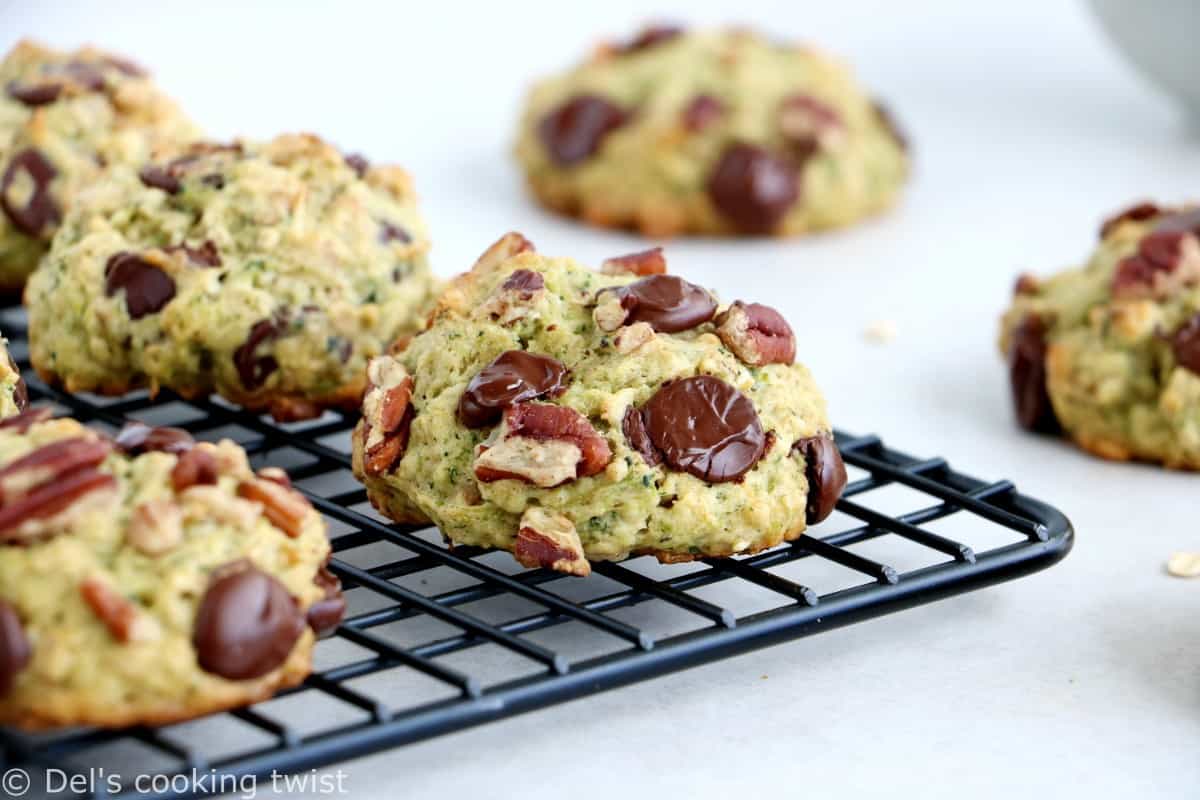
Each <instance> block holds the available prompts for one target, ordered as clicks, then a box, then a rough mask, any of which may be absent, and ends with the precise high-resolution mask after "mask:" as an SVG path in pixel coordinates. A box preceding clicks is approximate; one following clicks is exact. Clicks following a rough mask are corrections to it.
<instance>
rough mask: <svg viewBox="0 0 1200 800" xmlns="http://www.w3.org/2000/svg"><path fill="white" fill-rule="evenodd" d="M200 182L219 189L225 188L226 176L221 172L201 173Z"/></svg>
mask: <svg viewBox="0 0 1200 800" xmlns="http://www.w3.org/2000/svg"><path fill="white" fill-rule="evenodd" d="M200 182H201V183H203V184H204V185H205V186H211V187H212V188H214V189H216V190H217V191H220V190H221V189H224V188H225V176H224V175H222V174H221V173H219V172H210V173H208V174H207V175H201V176H200Z"/></svg>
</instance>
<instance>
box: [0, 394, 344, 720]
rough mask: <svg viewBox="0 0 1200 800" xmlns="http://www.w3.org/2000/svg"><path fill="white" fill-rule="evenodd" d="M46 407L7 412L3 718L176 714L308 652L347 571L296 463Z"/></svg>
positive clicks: (3, 436) (256, 686)
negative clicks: (293, 475) (293, 479)
mask: <svg viewBox="0 0 1200 800" xmlns="http://www.w3.org/2000/svg"><path fill="white" fill-rule="evenodd" d="M47 417H48V413H47V412H46V411H45V410H41V409H38V410H29V411H26V412H25V413H24V414H22V415H20V416H17V417H10V418H8V419H6V420H4V421H3V422H2V423H0V721H4V722H16V723H19V724H22V725H28V726H32V727H39V726H46V725H63V724H77V723H78V724H98V725H124V724H130V723H133V722H141V721H165V720H170V719H177V718H181V717H186V716H190V715H193V714H197V713H203V712H204V711H207V710H211V709H214V708H220V707H224V706H228V705H230V704H236V703H239V702H246V701H248V700H252V699H257V696H258V695H260V694H262V693H263V691H264V689H269V688H271V687H272V686H273V685H276V684H278V683H279V678H280V673H281V671H283V670H289V671H294V667H295V664H290V663H289V662H292V661H293V660H298V661H299V662H301V666H303V665H305V664H306V663H307V655H308V654H307V649H308V647H309V646H310V645H311V642H312V635H311V633H308V632H306V631H307V625H306V616H307V617H308V618H309V619H310V620H311V621H312V624H313V625H315V626H316V627H319V628H322V629H324V628H327V627H329V625H330V624H331V623H332V622H333V621H334V620H331V618H330V616H329V615H328V612H329V611H330V605H329V604H330V602H334V603H335V604H336V601H337V600H338V598H337V592H336V579H332V578H331V576H328V574H327V573H324V571H323V569H322V567H323V565H324V563H325V561H326V559H327V558H328V555H329V544H328V542H327V540H326V536H325V526H324V523H323V521H322V520H321V517H320V515H318V514H317V513H316V512H315V511H314V510H313V509H312V507H311V506H310V505H309V504H308V502H307V500H305V499H304V498H303V496H302V495H300V494H299V493H297V492H296V491H294V490H293V489H291V488H290V484H288V482H287V478H286V476H283V474H282V472H281V471H279V470H262V471H260V472H259V473H258V474H255V473H254V472H253V471H251V469H250V467H249V465H248V464H247V461H246V456H245V453H244V452H243V451H242V450H241V448H239V447H238V446H237V445H235V444H234V443H232V442H229V441H222V442H221V443H219V444H216V445H213V444H208V443H200V444H196V443H194V442H192V441H191V438H190V437H189V436H188V435H187V434H186V433H185V432H183V431H179V430H175V429H151V428H148V427H146V426H142V425H137V424H132V425H130V426H128V427H127V428H126V429H125V430H123V431H122V432H121V434H120V435H119V436H117V437H116V439H115V440H110V439H108V438H106V437H104V436H102V435H100V434H98V433H97V432H95V431H93V430H91V429H89V428H86V427H84V426H82V425H80V424H79V423H77V422H75V421H74V420H70V419H55V420H49V419H47ZM334 616H335V617H336V614H335V615H334Z"/></svg>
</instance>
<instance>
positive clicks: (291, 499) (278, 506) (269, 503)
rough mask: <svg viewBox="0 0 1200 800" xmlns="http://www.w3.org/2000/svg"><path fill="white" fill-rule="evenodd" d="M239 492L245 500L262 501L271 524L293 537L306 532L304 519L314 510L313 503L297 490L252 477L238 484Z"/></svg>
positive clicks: (239, 495)
mask: <svg viewBox="0 0 1200 800" xmlns="http://www.w3.org/2000/svg"><path fill="white" fill-rule="evenodd" d="M237 493H238V497H241V498H242V499H244V500H253V501H254V502H256V503H261V504H262V507H263V514H264V515H266V517H267V519H268V520H270V522H271V524H272V525H274V526H275V527H276V528H279V530H281V531H283V532H284V533H286V534H287V535H288V536H290V537H291V538H293V539H295V538H296V537H297V536H299V535H300V534H301V533H303V532H304V519H305V517H307V516H308V514H309V512H311V511H312V505H310V504H309V502H308V500H307V498H305V497H304V495H302V494H300V493H299V492H297V491H296V490H294V489H286V488H284V487H282V486H280V485H279V484H278V483H275V482H274V481H271V480H267V479H264V478H251V479H249V480H245V481H242V482H241V483H239V484H238V488H237Z"/></svg>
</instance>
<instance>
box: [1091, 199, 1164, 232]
mask: <svg viewBox="0 0 1200 800" xmlns="http://www.w3.org/2000/svg"><path fill="white" fill-rule="evenodd" d="M1163 213H1166V212H1165V211H1164V210H1163V209H1161V208H1159V207H1158V206H1156V205H1154V203H1138V204H1137V205H1133V206H1130V207H1129V208H1126V209H1124V210H1123V211H1120V212H1118V213H1116V214H1114V215H1113V216H1111V217H1109V218H1108V219H1106V220H1104V222H1103V223H1102V224H1101V225H1100V239H1101V240H1102V241H1103V240H1104V239H1107V238H1108V235H1109V234H1110V233H1112V232H1113V231H1115V230H1116V229H1117V226H1119V225H1121V224H1122V223H1124V222H1145V221H1146V220H1148V219H1154V218H1155V217H1157V216H1158V215H1160V214H1163Z"/></svg>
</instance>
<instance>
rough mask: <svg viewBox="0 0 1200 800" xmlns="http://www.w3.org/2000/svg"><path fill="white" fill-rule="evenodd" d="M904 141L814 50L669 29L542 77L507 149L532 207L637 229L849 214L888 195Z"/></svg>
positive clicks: (818, 222) (796, 230)
mask: <svg viewBox="0 0 1200 800" xmlns="http://www.w3.org/2000/svg"><path fill="white" fill-rule="evenodd" d="M906 151H907V146H906V143H905V139H904V136H903V134H901V133H900V131H899V129H898V128H897V126H896V124H895V122H894V120H893V118H892V117H891V115H890V114H889V113H888V111H887V110H886V109H885V108H884V107H883V106H882V105H880V104H879V103H878V102H876V101H873V100H872V99H871V98H870V97H868V96H867V95H865V94H864V93H863V90H862V89H861V88H860V87H859V86H858V84H857V83H856V82H855V80H854V78H853V77H852V75H851V74H850V72H849V71H848V70H847V69H846V67H845V66H844V65H842V64H841V63H839V62H837V61H834V60H833V59H831V58H830V57H829V56H827V55H825V54H824V53H821V52H819V51H817V50H815V49H813V48H810V47H805V46H801V45H798V44H786V43H781V42H774V41H771V40H769V39H768V38H766V37H764V36H761V35H758V34H756V33H753V32H750V31H747V30H745V29H726V30H718V31H685V30H682V29H680V28H674V27H654V28H649V29H647V30H645V31H643V32H642V33H641V34H640V35H639V36H637V37H636V38H634V39H633V40H632V41H629V42H622V43H618V44H607V45H604V46H602V47H600V48H599V49H598V50H597V51H596V52H595V53H593V54H592V55H591V56H590V57H589V58H588V59H587V60H585V61H584V62H583V63H582V64H580V65H578V66H577V67H575V68H574V69H572V70H570V71H569V72H567V73H566V74H563V75H560V76H557V77H554V78H550V79H548V80H544V81H542V82H540V83H538V84H537V85H536V86H535V87H534V88H533V91H532V92H531V93H530V95H529V98H528V101H527V103H526V107H525V111H524V115H523V117H522V120H521V125H520V132H519V136H518V141H517V145H516V154H517V158H518V160H519V161H520V162H521V165H522V167H523V168H524V170H525V173H526V177H527V179H528V182H529V185H530V187H531V188H532V191H533V193H534V195H535V196H536V197H537V198H538V199H539V200H540V201H541V202H542V203H543V204H544V205H546V206H547V207H549V208H551V209H554V210H557V211H560V212H562V213H566V214H571V215H575V216H579V217H582V218H583V219H584V220H586V221H588V222H590V223H592V224H595V225H602V226H606V227H631V228H637V229H640V230H641V231H642V233H644V234H646V235H648V236H670V235H673V234H679V233H692V234H721V235H749V236H755V235H792V234H800V233H804V232H807V231H813V230H818V229H822V228H831V227H836V226H840V225H845V224H847V223H850V222H853V221H855V220H857V219H860V218H861V217H864V216H867V215H869V214H872V213H875V212H877V211H881V210H883V209H885V208H887V207H889V206H890V205H892V203H893V202H894V201H895V199H896V197H897V195H898V193H899V190H900V187H901V185H902V184H903V183H904V181H905V179H906V177H907V174H908V157H907V152H906Z"/></svg>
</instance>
